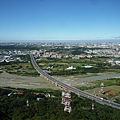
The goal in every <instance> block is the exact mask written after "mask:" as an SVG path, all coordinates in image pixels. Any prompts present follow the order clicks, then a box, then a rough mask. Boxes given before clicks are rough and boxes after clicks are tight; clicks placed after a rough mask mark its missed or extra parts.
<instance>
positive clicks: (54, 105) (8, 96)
mask: <svg viewBox="0 0 120 120" xmlns="http://www.w3.org/2000/svg"><path fill="white" fill-rule="evenodd" d="M48 93H49V94H50V97H47V95H48ZM71 96H72V98H71V99H72V101H71V107H72V112H71V113H68V112H64V105H62V104H61V91H59V90H50V89H49V90H46V89H40V90H27V89H14V88H0V120H119V118H120V110H117V109H114V108H111V107H108V106H105V105H100V104H98V103H96V102H94V101H91V100H89V99H86V98H82V97H78V96H76V95H75V94H73V93H71ZM38 98H39V99H38ZM27 100H28V105H27ZM92 103H94V110H92Z"/></svg>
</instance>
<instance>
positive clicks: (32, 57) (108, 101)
mask: <svg viewBox="0 0 120 120" xmlns="http://www.w3.org/2000/svg"><path fill="white" fill-rule="evenodd" d="M30 58H31V63H32V65H33V67H34V68H35V70H36V71H37V72H38V73H39V74H40V75H41V76H43V77H44V78H46V79H47V80H49V81H51V82H52V83H54V84H55V85H56V86H59V87H61V88H67V89H69V90H70V91H71V92H73V93H75V94H77V95H80V96H83V97H85V98H89V99H91V100H95V101H96V102H98V103H100V104H103V105H108V106H111V107H113V108H117V109H120V104H118V103H115V102H113V101H110V100H106V99H103V98H100V97H98V96H96V95H93V94H90V93H87V92H84V91H82V90H79V89H77V88H75V87H72V86H69V85H66V84H64V83H62V82H60V81H58V80H57V79H55V78H53V77H52V76H50V75H49V74H47V73H46V72H44V71H43V70H42V69H41V68H40V67H39V66H38V65H37V63H36V60H35V58H34V56H33V55H32V54H30Z"/></svg>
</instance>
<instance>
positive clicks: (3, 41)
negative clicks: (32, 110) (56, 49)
mask: <svg viewBox="0 0 120 120" xmlns="http://www.w3.org/2000/svg"><path fill="white" fill-rule="evenodd" d="M20 42H21V43H26V42H36V43H37V42H41V43H43V42H48V43H64V42H72V43H73V42H85V43H86V42H91V43H105V42H120V40H6V41H5V40H0V43H20Z"/></svg>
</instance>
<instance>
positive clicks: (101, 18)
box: [0, 0, 120, 42]
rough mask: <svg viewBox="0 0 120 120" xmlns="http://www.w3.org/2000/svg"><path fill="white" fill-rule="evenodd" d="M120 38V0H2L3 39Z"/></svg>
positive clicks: (0, 26)
mask: <svg viewBox="0 0 120 120" xmlns="http://www.w3.org/2000/svg"><path fill="white" fill-rule="evenodd" d="M109 39H112V40H114V39H117V40H120V0H0V42H11V41H20V40H22V41H27V40H37V41H39V40H109Z"/></svg>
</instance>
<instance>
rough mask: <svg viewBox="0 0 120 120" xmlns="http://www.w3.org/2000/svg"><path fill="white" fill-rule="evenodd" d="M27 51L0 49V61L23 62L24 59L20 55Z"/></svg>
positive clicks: (25, 53)
mask: <svg viewBox="0 0 120 120" xmlns="http://www.w3.org/2000/svg"><path fill="white" fill-rule="evenodd" d="M27 54H28V51H20V50H13V51H11V50H1V51H0V62H15V61H19V62H24V61H25V60H24V59H23V60H22V59H21V58H20V57H18V56H20V55H27Z"/></svg>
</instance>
